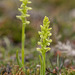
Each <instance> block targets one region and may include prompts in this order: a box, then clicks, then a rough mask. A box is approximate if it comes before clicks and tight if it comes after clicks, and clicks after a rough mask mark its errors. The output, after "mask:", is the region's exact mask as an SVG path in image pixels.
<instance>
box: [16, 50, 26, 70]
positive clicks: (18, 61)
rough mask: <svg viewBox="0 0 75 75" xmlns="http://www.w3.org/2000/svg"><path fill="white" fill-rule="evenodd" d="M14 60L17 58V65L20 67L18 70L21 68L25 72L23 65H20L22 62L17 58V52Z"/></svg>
mask: <svg viewBox="0 0 75 75" xmlns="http://www.w3.org/2000/svg"><path fill="white" fill-rule="evenodd" d="M16 58H17V63H18V65H19V67H20V68H22V67H23V71H25V68H24V65H23V64H22V62H21V60H20V58H19V56H18V50H17V51H16Z"/></svg>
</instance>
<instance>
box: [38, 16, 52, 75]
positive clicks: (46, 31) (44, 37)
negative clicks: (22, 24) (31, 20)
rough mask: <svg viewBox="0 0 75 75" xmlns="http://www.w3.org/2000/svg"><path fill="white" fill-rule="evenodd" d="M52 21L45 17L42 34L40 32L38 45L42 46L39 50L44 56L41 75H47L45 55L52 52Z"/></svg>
mask: <svg viewBox="0 0 75 75" xmlns="http://www.w3.org/2000/svg"><path fill="white" fill-rule="evenodd" d="M49 24H50V21H49V19H48V17H46V16H45V18H44V20H43V26H42V25H40V27H41V32H40V31H39V32H38V33H39V35H40V41H39V42H38V45H40V46H41V48H37V50H38V51H40V53H41V54H42V58H41V56H40V62H41V70H40V75H45V70H46V69H45V67H46V66H45V53H46V52H47V51H49V50H50V48H49V47H47V46H49V45H50V43H51V42H52V40H51V39H50V36H51V35H52V33H51V32H50V31H51V29H52V28H49Z"/></svg>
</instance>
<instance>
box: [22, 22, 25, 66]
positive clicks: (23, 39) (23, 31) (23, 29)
mask: <svg viewBox="0 0 75 75" xmlns="http://www.w3.org/2000/svg"><path fill="white" fill-rule="evenodd" d="M24 45H25V24H24V23H23V26H22V64H23V65H24V56H25V55H24Z"/></svg>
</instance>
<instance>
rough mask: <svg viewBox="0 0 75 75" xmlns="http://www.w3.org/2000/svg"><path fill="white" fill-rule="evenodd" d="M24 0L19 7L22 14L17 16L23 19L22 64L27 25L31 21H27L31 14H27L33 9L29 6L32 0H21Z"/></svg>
mask: <svg viewBox="0 0 75 75" xmlns="http://www.w3.org/2000/svg"><path fill="white" fill-rule="evenodd" d="M20 1H21V2H22V4H21V6H20V8H18V10H19V11H20V12H21V15H20V16H17V18H19V19H20V20H21V21H22V65H23V66H24V53H25V52H24V45H25V27H26V25H27V24H29V23H30V21H27V19H26V18H27V17H29V16H30V15H29V14H27V13H28V10H31V9H32V8H31V7H27V4H30V3H31V1H29V0H20ZM16 55H18V51H17V53H16ZM17 61H18V64H19V60H18V56H17Z"/></svg>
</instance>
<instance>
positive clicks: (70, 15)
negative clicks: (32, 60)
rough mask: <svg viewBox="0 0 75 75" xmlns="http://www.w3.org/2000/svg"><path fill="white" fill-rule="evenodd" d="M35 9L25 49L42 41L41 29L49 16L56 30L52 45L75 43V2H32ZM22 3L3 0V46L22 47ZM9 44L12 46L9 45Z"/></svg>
mask: <svg viewBox="0 0 75 75" xmlns="http://www.w3.org/2000/svg"><path fill="white" fill-rule="evenodd" d="M31 1H32V4H30V5H28V6H30V7H32V8H33V10H32V11H29V12H28V13H29V14H30V15H31V16H30V17H29V18H28V20H30V21H31V23H30V25H27V26H26V48H31V47H35V46H36V45H37V41H38V39H39V35H38V30H40V25H41V24H42V21H43V18H44V16H45V15H46V16H48V17H49V19H50V21H51V26H52V28H53V30H52V33H53V36H52V39H53V44H55V43H57V41H59V40H60V41H62V42H64V41H66V40H70V41H75V0H31ZM20 4H21V2H20V1H19V0H0V46H5V44H4V43H3V42H4V40H5V42H6V43H7V44H8V43H9V42H10V44H12V45H18V46H21V29H22V28H21V27H22V24H21V21H20V20H19V19H17V18H16V15H20V12H19V11H18V8H19V7H20ZM10 44H9V45H10Z"/></svg>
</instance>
